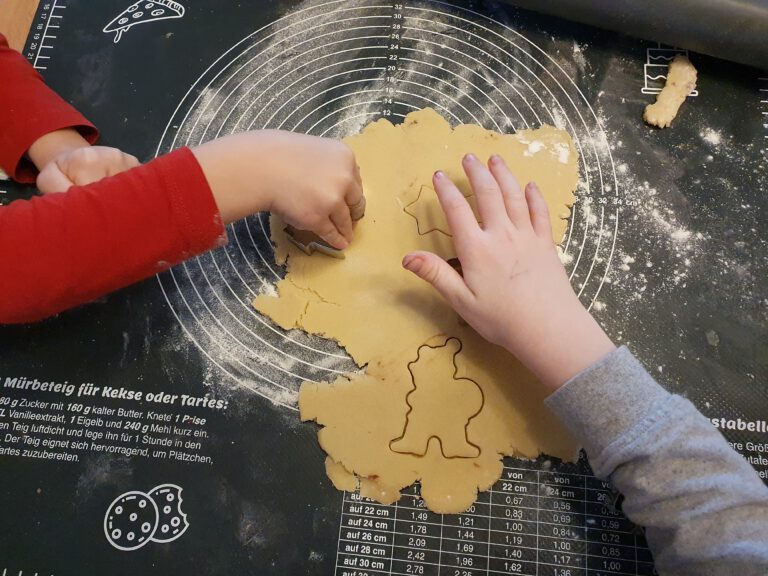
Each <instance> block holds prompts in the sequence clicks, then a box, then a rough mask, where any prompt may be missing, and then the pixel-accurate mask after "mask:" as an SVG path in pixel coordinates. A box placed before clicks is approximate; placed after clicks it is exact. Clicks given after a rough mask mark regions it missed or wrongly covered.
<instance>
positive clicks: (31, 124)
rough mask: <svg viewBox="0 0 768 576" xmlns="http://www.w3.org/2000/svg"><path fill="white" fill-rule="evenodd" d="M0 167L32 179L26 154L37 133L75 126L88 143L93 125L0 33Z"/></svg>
mask: <svg viewBox="0 0 768 576" xmlns="http://www.w3.org/2000/svg"><path fill="white" fill-rule="evenodd" d="M0 83H1V84H0V86H1V87H0V168H2V169H3V170H5V171H6V172H7V173H8V175H9V176H10V177H11V178H13V179H14V180H16V181H18V182H34V181H35V177H36V176H37V170H36V169H35V166H34V165H33V164H32V162H30V161H29V159H28V158H26V156H25V155H26V153H27V150H29V147H30V146H31V145H32V144H33V143H34V142H35V141H36V140H37V139H38V138H40V137H41V136H44V135H45V134H48V133H50V132H53V131H54V130H61V129H62V128H75V129H77V130H78V132H80V134H82V136H83V137H84V138H85V139H86V140H87V141H88V142H90V143H91V144H93V143H94V142H95V141H96V139H97V138H98V132H97V130H96V128H95V127H94V126H93V124H91V123H90V122H88V120H86V119H85V118H84V117H83V115H82V114H80V113H79V112H78V111H77V110H75V109H74V108H73V107H72V106H70V105H69V104H67V103H66V102H65V101H64V100H63V99H62V98H61V97H60V96H58V95H57V94H56V93H55V92H54V91H53V90H51V89H50V88H48V86H46V85H45V82H44V81H43V79H42V77H41V76H40V74H38V73H37V71H36V70H35V69H34V68H32V66H31V65H30V64H29V62H27V61H26V59H25V58H24V57H23V56H22V55H21V54H19V53H18V52H16V51H15V50H12V49H11V48H9V47H8V43H7V42H6V40H5V37H4V36H3V35H2V34H0Z"/></svg>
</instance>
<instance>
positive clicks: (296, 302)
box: [253, 108, 579, 513]
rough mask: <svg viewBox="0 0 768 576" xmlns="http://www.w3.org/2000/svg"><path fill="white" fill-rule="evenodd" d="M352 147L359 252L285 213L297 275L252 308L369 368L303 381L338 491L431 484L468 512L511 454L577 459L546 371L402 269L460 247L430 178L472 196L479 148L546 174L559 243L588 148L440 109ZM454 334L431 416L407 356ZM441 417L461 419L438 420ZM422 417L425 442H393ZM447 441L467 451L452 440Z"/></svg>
mask: <svg viewBox="0 0 768 576" xmlns="http://www.w3.org/2000/svg"><path fill="white" fill-rule="evenodd" d="M345 142H346V143H347V144H348V145H349V146H350V148H352V150H353V151H354V152H355V155H356V158H357V161H358V165H359V166H360V173H361V176H362V179H363V187H364V191H365V195H366V198H367V209H366V215H365V218H363V219H362V220H361V221H360V222H358V224H357V227H356V230H355V242H353V243H352V245H351V246H350V247H349V248H348V249H347V250H346V258H345V259H344V260H338V259H334V258H327V257H324V256H323V255H318V254H315V255H312V256H307V255H305V254H303V253H301V252H300V251H299V250H298V249H297V248H295V247H294V246H293V245H292V244H291V243H290V241H289V240H288V239H287V237H286V236H285V234H284V232H283V225H282V223H281V222H280V220H279V218H277V217H275V216H273V217H272V219H271V222H270V223H271V228H272V238H273V241H274V243H275V260H276V262H277V263H278V264H285V265H286V268H287V273H286V277H285V279H283V280H281V281H279V282H278V284H277V286H276V290H275V291H271V293H265V294H261V295H259V296H257V298H256V299H255V300H254V303H253V304H254V307H255V308H256V309H257V310H258V311H259V312H261V313H262V314H265V315H267V316H269V317H270V318H271V319H272V320H273V321H274V322H275V323H277V324H278V325H279V326H280V327H282V328H284V329H286V330H289V329H300V330H303V331H305V332H307V333H309V334H314V335H318V336H322V337H324V338H329V339H332V340H335V341H336V342H338V343H339V345H340V346H342V347H343V348H344V349H345V350H346V351H347V353H348V354H349V355H350V357H351V358H352V359H353V360H354V361H355V362H356V364H357V365H358V366H360V367H365V369H364V370H361V371H360V372H356V373H349V374H344V375H341V376H339V377H338V378H336V379H335V380H334V381H332V382H323V383H315V382H304V383H303V384H302V385H301V388H300V391H299V410H300V417H301V419H302V420H303V421H310V420H314V421H315V422H317V424H318V425H319V426H320V428H319V430H318V441H319V444H320V447H321V448H322V449H323V451H325V452H326V454H327V457H326V472H327V474H328V477H329V478H330V479H331V481H332V482H333V484H334V486H336V487H337V488H338V489H340V490H349V491H353V490H355V489H357V490H359V491H360V494H361V495H363V496H365V497H368V498H371V499H373V500H376V501H379V502H383V503H392V502H395V501H397V500H398V499H399V498H400V492H401V490H402V489H404V488H406V487H408V486H410V485H412V484H414V483H415V482H420V484H421V495H422V498H423V499H424V501H425V504H426V506H427V507H428V508H429V509H430V510H433V511H436V512H442V513H459V512H462V511H464V510H466V509H467V508H469V507H470V506H471V505H472V503H473V502H474V501H475V499H476V497H477V493H478V491H485V490H488V489H490V487H491V486H493V484H494V483H495V482H496V481H497V480H498V479H499V478H500V476H501V474H502V471H503V463H502V459H503V457H504V456H515V457H522V458H535V457H537V456H539V455H541V454H546V455H548V456H552V457H556V458H561V459H563V460H568V461H573V460H575V459H576V458H577V456H578V450H579V446H578V445H577V444H576V443H575V442H574V440H573V439H572V438H571V437H570V436H569V435H568V433H567V431H566V430H565V429H564V428H563V426H562V425H561V424H560V423H559V422H557V420H556V419H555V418H554V416H553V415H552V414H550V413H549V411H548V410H547V409H546V408H545V406H544V397H545V393H544V391H543V387H541V386H539V385H537V382H536V379H535V378H534V377H533V375H531V374H530V372H528V371H527V370H526V369H525V368H524V367H522V366H521V365H520V364H519V363H518V362H517V361H516V360H515V359H514V358H513V357H512V356H511V355H510V354H508V353H507V352H506V351H504V350H502V349H500V348H497V347H495V346H493V345H490V344H488V343H487V342H485V341H484V340H483V339H482V338H481V337H480V336H479V335H478V334H477V333H476V332H474V330H472V329H471V328H470V327H469V326H467V324H466V323H464V322H462V321H461V320H460V318H459V317H458V315H457V314H456V313H455V312H454V311H453V310H452V309H451V308H449V307H448V305H447V304H446V303H445V301H443V300H442V298H440V296H439V295H438V294H436V293H435V292H434V291H433V290H432V288H431V287H430V286H428V285H427V284H426V283H424V282H423V281H422V280H420V279H418V278H416V277H415V276H414V275H412V274H410V273H409V272H407V271H405V270H403V268H402V266H401V260H402V256H403V254H405V253H407V252H409V251H412V250H430V251H432V252H435V253H437V254H439V255H440V256H442V257H443V258H446V259H449V258H452V257H455V252H454V249H453V244H452V240H451V237H450V235H449V234H448V233H447V232H446V231H449V229H448V228H447V223H445V222H444V215H443V214H442V211H441V210H440V206H439V203H438V201H437V197H436V196H435V195H434V194H431V192H432V191H433V190H432V184H431V182H432V174H433V173H434V172H435V171H436V170H438V169H440V170H443V171H444V172H446V173H447V174H448V176H449V177H451V178H452V179H453V180H454V182H456V184H457V186H458V187H459V188H460V189H461V190H462V192H463V193H464V195H465V196H466V197H467V199H468V201H469V202H470V205H473V198H472V191H471V188H470V186H469V183H468V182H467V179H466V176H465V175H464V172H463V170H462V167H461V159H462V157H463V156H464V154H466V153H467V152H470V151H471V152H473V153H475V154H477V155H478V157H480V158H483V159H485V158H487V157H489V156H490V155H491V154H494V153H496V154H500V155H501V156H502V157H504V158H505V160H506V162H507V164H508V165H509V166H510V168H511V170H512V172H513V173H514V174H515V175H516V176H517V177H518V179H519V180H520V182H521V184H522V185H524V184H525V183H526V182H529V181H535V182H537V184H538V185H539V187H540V189H541V190H542V193H543V194H544V196H545V198H546V200H547V202H548V204H549V206H550V216H551V223H552V226H553V239H554V240H561V239H562V238H563V237H564V235H565V232H566V230H567V226H568V222H567V218H568V217H569V215H570V209H571V206H572V205H573V204H574V203H575V201H576V196H575V195H574V192H575V190H576V187H577V184H578V181H579V169H578V153H577V151H576V148H575V146H574V144H573V141H572V140H571V138H570V136H569V135H568V133H567V132H565V131H563V130H559V129H557V128H553V127H551V126H543V127H541V128H539V129H535V130H525V131H521V132H518V133H516V134H499V133H497V132H493V131H489V130H485V129H484V128H482V127H480V126H476V125H466V124H465V125H459V126H456V127H452V126H451V125H450V124H449V123H448V122H447V121H446V120H445V119H444V118H443V117H442V116H440V115H439V114H438V113H437V112H436V111H434V110H432V109H429V108H426V109H423V110H418V111H415V112H411V113H410V114H408V115H407V116H406V117H405V119H404V121H403V122H402V124H399V125H393V124H392V123H391V122H389V121H388V120H386V119H379V120H377V121H375V122H372V123H370V124H368V125H367V126H365V127H364V128H363V130H362V131H361V133H360V134H357V135H354V136H350V137H348V138H346V139H345ZM417 200H418V202H417ZM407 208H410V209H407ZM422 220H423V222H422ZM420 226H421V228H420ZM451 339H455V340H457V341H458V342H459V343H460V346H457V347H456V348H457V349H458V351H457V352H456V353H455V355H454V356H453V360H452V362H453V365H450V366H448V365H446V363H447V362H449V361H450V360H449V358H450V355H446V354H432V355H428V356H429V362H432V363H434V365H432V366H420V369H422V370H424V371H425V373H428V374H442V375H443V376H444V377H445V378H447V376H445V375H447V374H449V375H452V376H451V378H450V379H451V382H448V381H447V380H446V388H444V391H445V392H446V393H445V394H442V393H441V390H443V389H442V388H441V387H440V386H438V385H434V383H431V384H430V385H429V386H427V387H422V388H420V391H419V398H418V400H419V402H418V405H419V406H420V407H421V408H420V411H421V414H418V415H416V414H412V413H411V408H412V406H411V405H409V402H408V395H409V393H410V394H412V395H413V394H414V383H413V374H412V373H411V372H410V370H409V366H411V365H413V363H414V362H415V361H417V360H418V359H419V354H418V352H419V350H420V349H421V348H422V347H423V346H425V345H427V346H430V347H433V348H436V347H440V346H445V345H446V343H447V342H449V341H450V340H451ZM468 381H471V382H473V383H476V385H477V386H478V387H479V388H480V392H481V393H482V398H483V402H482V404H481V405H480V404H478V403H477V402H475V405H476V406H480V408H479V411H478V412H477V413H476V414H475V412H474V410H477V409H478V408H477V407H474V408H473V407H470V408H471V409H470V408H468V409H467V410H456V409H455V404H456V403H457V402H460V401H461V391H460V390H461V388H462V386H463V387H464V388H465V389H467V390H470V389H472V388H471V387H470V386H469V385H468ZM476 395H477V394H474V396H476ZM414 398H416V397H415V396H411V400H413V399H414ZM448 403H452V404H451V406H449V405H448ZM411 404H413V402H411ZM430 413H432V414H443V415H446V418H447V419H448V420H449V421H448V422H439V421H438V420H429V418H428V416H429V414H430ZM417 416H418V417H419V418H425V417H426V419H425V420H419V421H418V423H416V424H414V422H415V421H412V422H411V426H415V427H414V428H412V430H414V431H418V432H419V434H418V435H416V436H412V437H409V439H408V440H409V442H411V441H413V442H415V443H416V444H417V445H418V446H419V450H417V451H416V452H417V453H411V452H408V451H405V452H396V451H394V450H392V449H391V448H390V445H391V444H392V443H393V442H394V441H396V440H398V439H400V438H402V437H403V436H404V433H405V431H406V426H408V423H409V418H411V419H413V418H416V417H417ZM470 416H471V417H470ZM451 418H454V419H455V420H456V421H455V422H453V421H451V420H450V419H451ZM430 422H439V424H434V426H435V427H436V428H437V427H439V428H440V430H435V431H434V433H431V432H432V426H433V424H430ZM460 427H463V428H460ZM462 433H463V434H465V435H466V436H465V438H466V440H465V441H463V440H462V436H461V434H462ZM449 438H451V439H452V440H451V441H452V442H453V445H454V446H459V447H460V449H454V450H450V449H448V450H446V451H444V450H443V448H444V446H443V442H448V441H449V440H448V439H449ZM457 438H458V440H457ZM459 440H462V442H459ZM395 445H396V446H398V445H399V444H397V443H396V444H395ZM462 447H463V448H462ZM468 447H477V450H474V449H473V450H469V449H468ZM445 454H449V456H448V457H447V456H445ZM455 454H458V456H457V455H455ZM475 454H477V455H476V456H475ZM451 455H452V456H451Z"/></svg>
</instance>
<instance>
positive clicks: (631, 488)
mask: <svg viewBox="0 0 768 576" xmlns="http://www.w3.org/2000/svg"><path fill="white" fill-rule="evenodd" d="M547 405H548V406H549V408H550V409H551V410H552V411H553V412H554V413H555V414H556V415H557V416H558V417H559V418H560V419H561V420H562V421H563V423H564V424H565V425H566V426H567V427H568V429H569V430H570V431H571V432H572V433H573V434H574V435H575V436H576V437H577V438H578V439H579V440H580V441H581V442H582V443H583V445H584V448H585V450H586V452H587V456H588V457H589V461H590V464H591V465H592V468H593V470H594V472H595V475H596V476H597V477H598V478H602V479H610V480H611V482H613V484H614V486H616V488H617V489H618V490H619V491H620V492H621V493H622V494H624V505H623V509H624V512H625V513H626V515H627V516H628V517H629V518H630V519H631V520H632V521H633V522H635V523H636V524H639V525H641V526H644V527H645V528H646V538H647V540H648V544H649V546H650V547H651V551H652V552H653V555H654V559H655V561H656V567H657V569H658V570H659V572H660V573H661V574H696V575H708V574H712V575H720V574H723V575H726V574H727V575H732V574H738V575H739V576H748V575H752V574H755V575H757V574H760V575H761V576H765V575H766V574H768V487H766V486H765V485H764V484H763V482H762V481H761V480H760V478H759V477H758V476H757V474H756V472H755V471H754V470H753V469H752V467H751V466H750V465H749V463H748V462H747V461H746V460H744V458H742V457H741V456H740V455H739V454H738V453H737V452H735V451H734V450H732V449H731V447H730V446H729V445H728V443H727V442H726V440H725V438H723V436H722V435H721V434H720V433H719V432H718V431H717V430H716V429H715V428H714V426H712V424H711V423H710V422H709V421H708V420H707V419H706V418H705V417H704V416H703V415H702V414H701V413H700V412H699V411H698V410H696V408H695V407H694V406H693V404H691V403H690V402H689V401H688V400H686V399H684V398H682V397H680V396H676V395H673V394H670V393H669V392H667V391H666V390H664V388H662V387H661V386H659V385H658V384H657V383H656V382H655V381H654V379H653V378H651V376H650V375H649V374H648V373H647V372H646V371H645V369H644V368H643V367H642V366H641V365H640V363H639V362H638V361H637V360H636V359H635V358H634V356H632V354H631V353H630V352H629V350H627V349H626V348H624V347H622V348H619V349H618V350H616V351H615V352H613V353H611V354H609V355H608V356H606V357H605V358H603V359H602V360H600V361H599V362H597V363H596V364H595V365H593V366H591V367H590V368H588V369H587V370H585V371H584V372H582V373H580V374H578V375H577V376H575V377H574V378H572V379H571V380H570V381H569V382H567V383H566V384H565V385H563V386H562V387H561V388H560V389H559V390H557V391H556V392H555V393H553V394H552V395H551V396H550V397H549V398H548V399H547Z"/></svg>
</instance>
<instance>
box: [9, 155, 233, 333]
mask: <svg viewBox="0 0 768 576" xmlns="http://www.w3.org/2000/svg"><path fill="white" fill-rule="evenodd" d="M225 242H226V237H225V235H224V227H223V225H222V222H221V218H220V216H219V212H218V209H217V207H216V202H215V200H214V198H213V195H212V193H211V190H210V187H209V186H208V182H207V181H206V179H205V175H204V174H203V171H202V169H201V168H200V165H199V164H198V162H197V160H196V159H195V157H194V155H193V154H192V152H191V151H190V150H189V149H187V148H182V149H180V150H177V151H175V152H172V153H170V154H168V155H166V156H163V157H161V158H158V159H156V160H153V161H152V162H149V163H148V164H145V165H144V166H140V167H138V168H134V169H132V170H129V171H127V172H122V173H121V174H118V175H116V176H112V177H110V178H105V179H103V180H100V181H98V182H95V183H93V184H89V185H87V186H80V187H72V188H70V189H69V191H68V192H64V193H61V194H47V195H45V196H41V197H36V198H33V199H32V200H28V201H27V200H18V201H16V202H13V203H12V204H10V205H8V206H4V207H0V246H2V247H3V250H2V252H0V324H6V323H23V322H32V321H36V320H40V319H42V318H45V317H47V316H50V315H53V314H56V313H58V312H61V311H62V310H65V309H67V308H71V307H73V306H76V305H78V304H82V303H85V302H88V301H90V300H93V299H94V298H98V297H99V296H102V295H104V294H106V293H108V292H111V291H113V290H116V289H118V288H122V287H124V286H127V285H129V284H132V283H134V282H137V281H139V280H142V279H144V278H147V277H149V276H151V275H153V274H155V273H157V272H160V271H162V270H164V269H166V268H168V267H170V266H172V265H174V264H177V263H179V262H181V261H182V260H184V259H186V258H189V257H191V256H194V255H197V254H200V253H202V252H205V251H206V250H208V249H210V248H213V247H216V246H221V245H223V244H224V243H225Z"/></svg>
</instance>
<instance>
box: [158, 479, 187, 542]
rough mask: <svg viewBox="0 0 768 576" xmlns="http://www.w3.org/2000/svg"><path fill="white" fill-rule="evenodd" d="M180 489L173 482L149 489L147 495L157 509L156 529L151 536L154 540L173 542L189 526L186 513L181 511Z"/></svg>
mask: <svg viewBox="0 0 768 576" xmlns="http://www.w3.org/2000/svg"><path fill="white" fill-rule="evenodd" d="M181 491H182V488H181V487H180V486H176V485H175V484H161V485H160V486H157V487H155V488H153V489H152V490H150V492H149V497H150V498H152V500H154V501H155V504H156V505H157V509H158V511H159V521H158V524H157V531H155V534H154V536H152V540H154V541H155V542H160V543H165V542H173V541H174V540H176V538H179V537H180V536H181V535H182V534H184V532H186V531H187V528H189V522H187V515H186V514H184V512H182V511H181V502H182V499H181Z"/></svg>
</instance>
